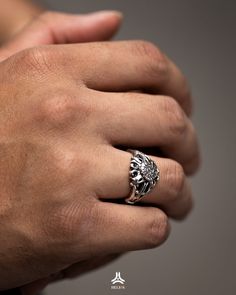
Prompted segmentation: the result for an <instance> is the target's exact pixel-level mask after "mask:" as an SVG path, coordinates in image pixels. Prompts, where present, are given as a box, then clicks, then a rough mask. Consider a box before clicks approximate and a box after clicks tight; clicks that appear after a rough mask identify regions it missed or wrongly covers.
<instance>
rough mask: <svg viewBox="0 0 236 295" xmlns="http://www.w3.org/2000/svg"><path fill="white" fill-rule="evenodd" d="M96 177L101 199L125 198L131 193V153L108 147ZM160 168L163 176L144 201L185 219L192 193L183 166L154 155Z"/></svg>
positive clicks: (153, 158) (190, 203) (104, 151)
mask: <svg viewBox="0 0 236 295" xmlns="http://www.w3.org/2000/svg"><path fill="white" fill-rule="evenodd" d="M102 155H103V157H104V161H100V163H101V167H100V171H101V173H99V175H97V177H96V193H97V196H98V197H99V198H100V199H103V200H109V199H125V198H126V197H127V196H128V195H129V194H130V185H129V164H130V159H131V154H130V153H129V152H125V151H121V150H118V149H116V148H113V147H107V146H106V147H104V150H103V152H102ZM151 158H152V160H154V161H155V162H156V164H157V166H158V168H159V170H160V180H159V182H158V184H157V185H156V186H155V188H154V189H153V190H152V191H151V192H150V194H149V195H147V196H145V197H144V198H143V199H142V201H141V202H142V203H146V204H152V205H155V206H157V207H160V208H161V209H163V210H164V211H165V212H166V213H167V215H169V216H171V217H173V218H176V219H181V218H183V217H185V216H186V215H187V214H188V212H189V211H190V210H191V208H192V194H191V189H190V186H189V185H188V182H187V179H186V177H185V174H184V171H183V168H182V166H181V165H180V164H178V163H177V162H175V161H173V160H170V159H164V158H158V157H153V156H151Z"/></svg>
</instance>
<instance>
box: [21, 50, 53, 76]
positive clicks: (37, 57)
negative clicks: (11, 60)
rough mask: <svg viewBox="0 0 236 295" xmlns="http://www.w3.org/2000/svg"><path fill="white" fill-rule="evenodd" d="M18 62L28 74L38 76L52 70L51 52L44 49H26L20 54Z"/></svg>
mask: <svg viewBox="0 0 236 295" xmlns="http://www.w3.org/2000/svg"><path fill="white" fill-rule="evenodd" d="M18 61H19V62H20V64H21V66H23V69H24V70H26V72H28V71H30V72H31V73H33V72H36V73H37V74H38V73H45V72H48V71H50V68H51V54H50V50H48V49H46V48H42V47H34V48H29V49H25V50H23V51H22V52H21V53H20V54H18ZM21 70H22V68H21Z"/></svg>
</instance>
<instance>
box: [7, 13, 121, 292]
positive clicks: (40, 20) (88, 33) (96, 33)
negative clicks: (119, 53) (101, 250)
mask: <svg viewBox="0 0 236 295" xmlns="http://www.w3.org/2000/svg"><path fill="white" fill-rule="evenodd" d="M28 8H29V7H28ZM27 11H29V9H28V10H27ZM30 11H31V10H30ZM34 11H36V9H35V10H34ZM31 12H32V11H31ZM28 17H31V14H28ZM27 19H28V18H27ZM121 20H122V17H121V14H120V13H119V12H116V11H100V12H96V13H90V14H87V15H69V14H65V13H57V12H48V11H47V12H43V13H41V14H39V15H38V16H37V17H35V18H34V21H32V22H30V23H29V24H28V25H27V26H25V28H24V29H23V30H22V31H21V32H20V33H18V34H17V35H16V36H15V37H14V39H12V40H11V41H10V42H9V43H8V44H7V45H5V46H4V47H3V48H2V50H1V51H2V52H1V53H2V58H4V53H5V58H6V57H7V56H10V55H12V54H14V53H16V52H18V51H20V50H22V49H25V48H27V47H32V46H36V45H45V44H55V43H57V44H59V43H66V42H69V43H73V42H84V41H87V42H91V41H99V40H101V41H102V40H108V39H110V38H111V37H112V36H113V35H114V34H115V33H116V32H117V30H118V28H119V26H120V23H121ZM21 24H22V23H20V25H21ZM17 28H19V23H18V25H17ZM17 28H16V26H15V30H16V29H17ZM119 256H120V255H117V254H116V255H107V256H101V257H97V258H92V259H89V260H86V261H84V262H83V263H82V262H80V263H76V264H74V265H71V266H70V267H68V268H67V269H65V270H64V271H63V276H62V272H60V273H58V274H53V275H52V276H50V277H47V278H44V279H40V280H38V281H34V282H32V283H30V284H26V285H24V286H22V287H21V292H22V293H23V294H35V293H37V292H39V291H40V290H41V289H43V288H44V287H45V286H46V285H47V284H49V283H50V282H53V281H55V280H58V279H61V278H66V277H72V276H73V277H74V276H78V275H81V274H83V273H84V272H87V271H91V270H93V269H94V268H99V267H101V266H103V265H105V264H107V263H109V262H111V261H113V260H114V259H116V258H117V257H119Z"/></svg>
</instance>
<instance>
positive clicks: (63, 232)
mask: <svg viewBox="0 0 236 295" xmlns="http://www.w3.org/2000/svg"><path fill="white" fill-rule="evenodd" d="M15 42H18V41H15ZM75 42H76V41H75ZM45 43H48V42H45ZM15 44H16V43H15ZM31 45H34V44H31ZM27 46H28V45H26V46H25V45H24V46H22V48H25V47H27ZM14 48H16V47H15V45H10V44H9V45H8V47H7V48H6V49H5V50H3V51H2V60H3V61H2V63H1V64H0V83H1V90H0V97H1V101H0V103H1V115H0V120H1V126H2V127H3V128H2V130H1V131H0V133H1V134H0V136H1V147H0V152H1V165H0V173H1V177H0V179H1V181H2V183H1V195H2V198H1V204H2V205H1V207H0V215H1V221H2V222H1V225H0V230H1V237H2V239H1V242H0V252H1V253H4V255H2V256H1V258H0V259H1V261H0V277H1V279H2V281H1V282H0V288H1V289H7V288H12V287H15V286H21V285H23V284H26V283H29V282H31V281H35V280H37V279H42V278H44V277H50V276H51V275H52V274H55V273H58V272H59V273H60V272H61V271H62V270H64V269H66V268H68V267H71V266H72V265H76V263H78V262H80V261H84V260H87V259H90V258H93V257H96V256H98V257H99V256H103V255H110V254H113V253H122V252H126V251H131V250H137V249H145V248H151V247H154V246H158V245H159V244H160V243H162V242H163V241H164V240H165V239H166V237H167V235H168V232H169V226H168V219H167V215H169V216H171V217H173V218H183V217H184V216H185V215H186V214H187V213H188V212H189V210H190V208H191V204H192V201H191V191H190V188H189V186H188V184H187V181H186V177H185V173H186V174H189V173H193V172H194V171H195V170H196V168H197V166H198V162H199V155H198V148H197V141H196V136H195V132H194V129H193V126H192V124H191V122H190V120H189V119H188V117H187V115H185V114H184V111H183V110H185V112H186V114H189V113H190V111H191V100H190V95H189V91H188V88H187V85H186V81H185V79H184V78H183V76H182V74H181V73H180V71H179V70H178V69H177V67H176V66H175V65H174V64H173V63H172V62H170V61H169V59H167V57H166V56H164V54H163V53H161V52H160V50H159V49H157V48H156V47H155V46H154V45H152V44H150V43H147V42H143V41H138V42H134V41H133V42H111V43H108V42H102V43H90V44H80V45H78V44H76V45H57V46H55V45H54V46H53V45H52V46H41V47H35V48H32V49H27V50H23V51H21V52H19V53H17V54H15V55H13V56H11V57H10V58H8V59H5V58H6V57H8V56H10V55H12V54H13V53H14V52H16V51H18V49H14ZM17 48H19V46H17ZM132 91H139V93H134V92H132ZM142 91H145V92H149V93H153V94H144V93H142ZM155 93H158V94H159V95H156V94H155ZM177 101H178V103H177ZM180 105H181V106H182V108H183V110H182V109H181V107H180ZM118 146H123V147H131V146H132V147H137V148H138V149H140V148H149V147H156V148H157V147H158V148H160V149H161V150H162V152H163V153H164V154H165V155H166V156H169V158H172V160H170V159H168V158H160V157H152V158H153V159H155V160H156V161H157V163H158V166H159V167H160V170H161V180H160V183H159V185H158V186H157V187H156V189H155V190H154V191H153V192H152V194H151V195H150V196H148V197H146V198H145V199H144V200H143V202H145V203H146V204H149V205H150V207H138V206H133V207H132V206H127V205H122V204H119V205H118V204H114V203H112V202H109V203H108V202H103V200H106V199H109V200H111V199H112V198H113V199H114V201H115V200H116V199H118V198H125V197H126V196H127V195H128V194H129V183H128V169H129V161H130V154H129V153H128V152H125V151H123V150H121V149H119V148H117V147H118ZM184 172H185V173H184ZM156 195H158V197H156ZM157 207H161V208H163V211H162V210H160V209H158V208H157ZM164 212H165V213H164ZM12 266H14V268H13V267H12ZM22 269H24V272H22Z"/></svg>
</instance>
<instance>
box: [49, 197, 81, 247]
mask: <svg viewBox="0 0 236 295" xmlns="http://www.w3.org/2000/svg"><path fill="white" fill-rule="evenodd" d="M85 214H86V212H85V210H84V208H83V206H82V205H81V204H80V203H79V202H77V203H75V202H71V203H70V204H66V205H64V206H60V208H57V209H55V210H54V211H53V212H51V214H50V217H49V218H48V220H47V224H46V228H47V235H48V236H50V237H51V238H52V240H53V242H55V243H58V244H64V243H68V244H71V243H73V242H74V241H75V240H76V238H78V233H81V231H82V230H83V229H82V227H83V226H82V223H83V220H84V219H85V218H86V217H85Z"/></svg>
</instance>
